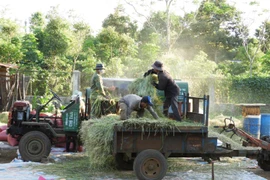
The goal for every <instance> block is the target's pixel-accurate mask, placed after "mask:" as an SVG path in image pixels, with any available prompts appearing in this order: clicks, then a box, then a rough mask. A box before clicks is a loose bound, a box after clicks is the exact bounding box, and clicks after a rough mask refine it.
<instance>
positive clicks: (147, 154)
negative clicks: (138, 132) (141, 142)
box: [133, 149, 168, 180]
mask: <svg viewBox="0 0 270 180" xmlns="http://www.w3.org/2000/svg"><path fill="white" fill-rule="evenodd" d="M167 168H168V165H167V161H166V159H165V157H164V155H163V154H161V153H160V152H159V151H157V150H154V149H147V150H144V151H142V152H140V153H139V154H138V156H137V157H136V159H135V161H134V167H133V169H134V171H135V174H136V176H137V178H138V179H140V180H150V179H151V180H160V179H163V177H164V176H165V175H166V172H167Z"/></svg>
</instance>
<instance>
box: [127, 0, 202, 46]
mask: <svg viewBox="0 0 270 180" xmlns="http://www.w3.org/2000/svg"><path fill="white" fill-rule="evenodd" d="M125 2H126V3H127V4H128V5H130V6H131V7H132V8H133V9H134V11H135V12H136V13H137V15H139V16H140V17H143V18H144V19H145V23H144V28H148V29H151V31H150V32H149V33H148V34H151V33H153V32H155V33H157V34H164V33H165V36H164V37H165V41H164V42H166V43H165V45H164V47H165V49H166V50H167V51H170V50H171V49H172V48H173V46H174V43H175V42H176V41H177V39H178V38H179V36H180V35H181V33H182V31H183V28H184V27H186V26H189V25H190V23H191V22H192V21H193V20H194V18H185V19H184V21H183V18H182V17H181V16H179V15H176V14H175V12H177V13H178V14H179V12H180V11H181V12H183V14H184V16H185V14H187V12H186V10H185V5H186V4H185V2H184V3H183V2H182V1H181V2H180V1H176V0H156V1H143V0H142V1H140V2H137V3H136V2H133V1H132V0H125ZM161 2H162V3H163V2H165V8H163V9H164V10H159V11H160V12H159V13H157V12H158V11H155V10H153V8H152V7H157V6H156V5H160V4H161ZM198 2H199V1H192V2H191V3H192V4H193V5H195V6H196V4H199V3H198ZM188 3H189V5H190V2H188ZM138 4H139V5H138ZM179 4H181V6H179ZM158 7H159V9H161V8H160V6H158ZM187 7H189V8H190V6H187ZM172 9H174V11H173V10H172ZM143 11H145V12H147V13H148V14H146V13H142V12H143ZM193 14H194V15H195V16H196V12H195V13H193ZM195 16H193V17H195ZM153 17H155V18H153ZM156 17H158V18H159V20H158V21H157V18H156ZM190 17H191V16H190ZM153 20H154V21H153ZM160 20H161V21H160ZM157 22H158V24H161V25H162V28H161V29H160V28H156V27H157ZM172 28H173V31H172ZM145 37H146V36H145Z"/></svg>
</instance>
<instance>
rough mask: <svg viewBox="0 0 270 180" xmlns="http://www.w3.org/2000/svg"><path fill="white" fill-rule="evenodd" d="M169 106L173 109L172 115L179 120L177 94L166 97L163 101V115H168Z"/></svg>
mask: <svg viewBox="0 0 270 180" xmlns="http://www.w3.org/2000/svg"><path fill="white" fill-rule="evenodd" d="M170 106H171V108H172V111H173V116H174V118H175V119H176V121H181V116H180V113H179V111H178V96H173V97H166V99H165V101H164V103H163V114H164V116H166V117H168V116H169V107H170Z"/></svg>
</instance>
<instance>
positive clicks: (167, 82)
mask: <svg viewBox="0 0 270 180" xmlns="http://www.w3.org/2000/svg"><path fill="white" fill-rule="evenodd" d="M158 82H159V83H158V84H156V85H155V87H156V88H157V89H158V90H163V91H164V94H165V97H168V98H170V97H174V96H179V94H180V88H179V87H178V86H177V84H176V83H175V81H174V80H173V79H172V77H171V76H170V75H169V73H168V72H166V71H160V72H159V73H158Z"/></svg>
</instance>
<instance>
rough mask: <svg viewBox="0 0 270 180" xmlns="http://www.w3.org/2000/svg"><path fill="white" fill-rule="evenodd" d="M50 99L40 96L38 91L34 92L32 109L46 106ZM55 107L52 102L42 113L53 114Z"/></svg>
mask: <svg viewBox="0 0 270 180" xmlns="http://www.w3.org/2000/svg"><path fill="white" fill-rule="evenodd" d="M49 100H50V98H49V97H48V96H38V95H37V91H35V92H34V96H33V99H32V101H31V104H32V108H33V109H36V110H37V109H38V108H39V107H40V106H41V105H44V104H46V103H47V102H48V101H49ZM53 110H54V105H53V104H52V103H51V102H50V103H49V104H48V105H47V106H46V107H45V108H44V109H42V112H50V113H51V112H53Z"/></svg>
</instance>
